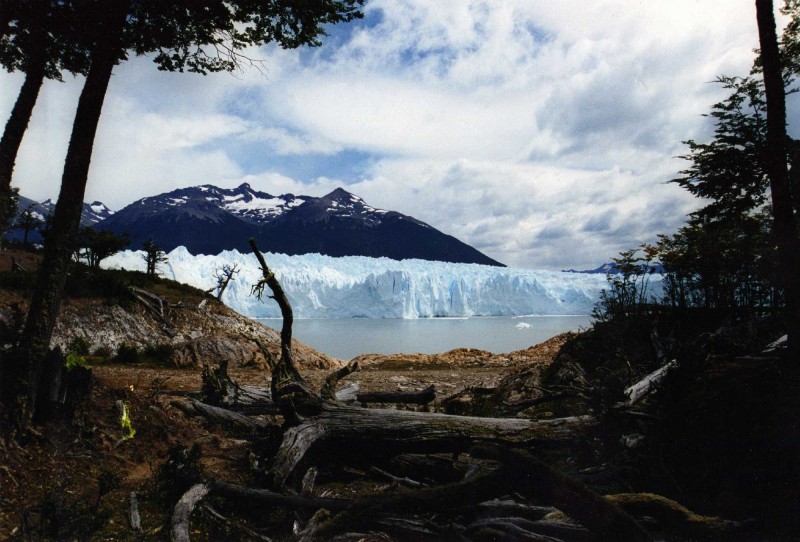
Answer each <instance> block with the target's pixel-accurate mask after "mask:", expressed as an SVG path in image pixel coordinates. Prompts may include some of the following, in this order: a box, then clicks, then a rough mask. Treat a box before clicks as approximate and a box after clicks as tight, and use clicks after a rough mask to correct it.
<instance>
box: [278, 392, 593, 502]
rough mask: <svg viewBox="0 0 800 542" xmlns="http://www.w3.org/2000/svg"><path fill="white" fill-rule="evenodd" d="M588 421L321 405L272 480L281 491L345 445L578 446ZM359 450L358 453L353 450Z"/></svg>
mask: <svg viewBox="0 0 800 542" xmlns="http://www.w3.org/2000/svg"><path fill="white" fill-rule="evenodd" d="M592 422H593V419H592V418H590V417H572V418H562V419H555V420H525V419H515V418H477V417H468V416H451V415H448V414H438V413H427V412H409V411H403V410H384V409H363V408H355V407H347V406H339V405H336V404H332V403H323V404H322V405H321V406H320V408H319V411H318V413H317V415H316V416H314V417H310V418H308V419H307V420H305V421H302V422H301V423H299V424H297V425H295V426H293V427H290V428H289V429H287V430H286V431H285V432H284V439H283V443H282V444H281V447H280V449H279V450H278V453H277V454H276V456H275V460H274V461H273V465H272V468H271V469H270V472H269V474H268V477H269V479H270V481H271V483H272V484H274V487H276V488H277V487H282V486H283V485H284V484H285V483H286V481H287V479H288V478H289V476H290V475H291V474H292V472H293V471H294V469H295V467H297V465H298V464H299V463H300V461H301V460H302V459H303V458H304V456H305V455H306V453H308V452H309V451H311V450H312V449H315V448H317V450H316V451H317V452H321V451H322V450H323V449H336V448H337V447H339V446H342V445H344V444H346V445H347V446H348V447H349V448H350V449H351V450H354V449H357V450H358V451H359V453H361V454H365V453H369V452H372V454H373V455H375V454H378V455H385V454H387V453H437V452H465V451H468V450H469V449H470V448H471V447H472V446H473V445H474V444H476V443H478V442H505V443H520V444H522V443H525V444H527V445H529V446H530V445H535V444H536V443H545V444H546V445H547V446H548V447H552V446H553V445H557V444H559V443H561V444H565V443H570V444H574V443H575V442H576V440H577V439H578V438H579V434H580V431H579V430H580V429H582V428H584V427H585V426H587V425H588V424H591V423H592ZM355 447H357V448H355Z"/></svg>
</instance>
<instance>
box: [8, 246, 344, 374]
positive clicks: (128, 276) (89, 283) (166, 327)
mask: <svg viewBox="0 0 800 542" xmlns="http://www.w3.org/2000/svg"><path fill="white" fill-rule="evenodd" d="M12 258H15V259H16V260H17V261H18V262H19V263H21V264H22V265H23V266H24V267H25V268H26V269H28V270H29V271H32V269H33V268H34V267H35V265H36V263H37V258H38V257H37V256H36V255H34V254H31V253H25V252H18V251H3V252H0V273H4V286H6V288H4V289H2V290H0V322H6V323H8V322H10V321H12V320H13V319H14V318H15V316H14V315H15V314H17V313H18V311H20V310H21V311H24V309H25V303H26V298H27V295H26V294H27V289H28V288H29V287H30V284H31V279H32V274H31V275H29V276H22V277H19V276H17V277H12V276H11V275H10V274H9V269H10V268H11V259H12ZM81 270H82V272H83V273H85V274H84V275H81V274H80V273H81ZM95 273H97V274H95ZM9 286H11V287H13V288H11V289H10V288H9ZM130 287H134V288H139V289H141V290H144V291H145V292H150V293H153V294H156V295H158V296H159V297H161V298H162V299H163V300H164V303H165V307H166V310H165V311H164V312H165V317H166V322H165V320H164V319H161V318H159V317H158V316H157V315H156V314H154V313H153V312H152V311H150V310H148V309H147V307H146V306H145V305H144V304H143V303H142V302H140V301H138V300H137V299H136V297H135V296H134V295H133V294H132V293H131V291H130ZM167 322H168V323H167ZM76 340H79V341H81V342H82V343H83V344H85V347H86V348H87V349H88V351H89V352H90V353H92V354H95V353H98V352H99V353H100V354H105V355H106V356H113V355H114V354H115V353H116V352H117V351H118V349H119V346H120V345H126V346H128V347H130V348H133V349H135V350H136V351H137V352H139V353H142V354H144V353H151V354H152V353H155V352H158V357H159V360H158V361H159V363H161V364H167V365H169V366H174V367H190V366H191V367H201V366H202V365H204V364H208V363H219V362H221V361H227V362H229V363H230V365H231V366H240V365H251V366H255V367H260V368H265V367H266V361H265V360H264V356H263V354H262V353H261V351H260V349H259V347H258V345H257V344H256V342H255V341H259V342H261V344H262V345H264V346H265V347H266V348H267V350H268V351H269V352H270V353H271V354H272V355H273V356H275V358H276V359H277V357H278V355H279V353H280V334H279V333H278V331H276V330H274V329H272V328H270V327H268V326H265V325H263V324H260V323H259V322H256V321H255V320H251V319H249V318H246V317H244V316H242V315H240V314H238V313H237V312H235V311H233V310H231V309H230V308H228V307H226V306H225V305H224V304H222V303H219V302H218V301H216V299H214V298H213V297H211V296H209V295H207V294H205V293H204V292H202V291H201V290H197V289H195V288H191V287H189V286H186V285H182V284H179V283H176V282H173V281H170V280H167V279H160V278H158V279H148V278H147V277H145V276H144V274H143V273H137V272H123V271H103V270H100V271H99V272H90V271H88V270H87V269H85V268H78V271H77V272H76V273H73V275H72V277H71V278H70V284H69V285H68V297H67V299H66V302H65V303H64V304H63V306H62V313H61V317H60V318H59V321H58V323H57V324H56V329H55V333H54V337H53V341H52V346H59V347H61V348H62V349H67V348H68V347H69V346H70V345H71V344H73V343H74V342H75V341H76ZM294 349H295V352H296V355H297V361H298V363H300V364H301V365H302V366H304V367H308V368H329V367H335V366H337V365H338V362H337V361H336V360H334V359H331V358H329V357H328V356H326V355H324V354H322V353H320V352H317V351H316V350H314V349H312V348H309V347H307V346H305V345H303V344H301V343H299V342H296V341H295V343H294ZM101 357H102V356H101Z"/></svg>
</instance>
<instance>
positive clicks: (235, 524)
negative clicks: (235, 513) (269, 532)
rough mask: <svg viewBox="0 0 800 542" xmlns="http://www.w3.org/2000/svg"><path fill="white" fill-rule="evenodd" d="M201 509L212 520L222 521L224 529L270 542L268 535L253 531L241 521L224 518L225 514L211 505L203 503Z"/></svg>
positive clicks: (263, 541)
mask: <svg viewBox="0 0 800 542" xmlns="http://www.w3.org/2000/svg"><path fill="white" fill-rule="evenodd" d="M203 510H205V511H206V512H207V513H208V515H209V517H210V518H211V519H214V520H216V521H218V522H219V523H222V524H223V525H224V526H225V529H226V530H227V532H231V531H241V532H244V533H246V534H247V537H248V538H252V539H255V540H261V541H262V542H272V539H271V538H269V537H268V536H264V535H263V534H261V533H259V532H256V531H254V530H253V529H251V528H250V527H248V526H247V525H244V524H243V523H242V522H240V521H235V520H230V519H228V518H226V517H225V516H223V515H222V514H220V513H219V512H218V511H217V509H215V508H214V507H213V506H211V505H210V504H208V503H203Z"/></svg>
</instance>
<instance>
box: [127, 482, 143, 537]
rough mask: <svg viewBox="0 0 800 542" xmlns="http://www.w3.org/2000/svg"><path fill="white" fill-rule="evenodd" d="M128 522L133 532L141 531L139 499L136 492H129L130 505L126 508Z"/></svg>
mask: <svg viewBox="0 0 800 542" xmlns="http://www.w3.org/2000/svg"><path fill="white" fill-rule="evenodd" d="M128 522H129V523H130V525H131V529H133V530H134V531H141V530H142V518H141V516H139V499H138V498H137V497H136V492H135V491H131V497H130V505H129V506H128Z"/></svg>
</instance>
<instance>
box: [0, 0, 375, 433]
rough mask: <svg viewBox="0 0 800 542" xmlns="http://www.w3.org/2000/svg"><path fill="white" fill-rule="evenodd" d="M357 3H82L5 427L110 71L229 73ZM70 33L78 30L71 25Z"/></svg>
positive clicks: (25, 381) (20, 397)
mask: <svg viewBox="0 0 800 542" xmlns="http://www.w3.org/2000/svg"><path fill="white" fill-rule="evenodd" d="M362 2H363V0H317V1H314V2H295V1H290V0H284V1H269V2H257V1H253V0H230V1H226V2H223V1H222V0H205V1H202V2H162V1H161V0H112V1H100V0H82V1H80V2H78V1H76V2H75V4H76V5H77V6H78V7H77V9H76V11H75V13H76V19H75V20H76V21H77V22H78V23H80V26H81V28H83V29H84V32H83V33H81V34H80V40H83V41H81V42H82V43H90V44H91V45H90V48H89V49H90V51H91V54H90V69H89V71H88V73H87V77H86V83H85V84H84V87H83V91H82V92H81V96H80V99H79V102H78V109H77V111H76V114H75V121H74V123H73V128H72V136H71V138H70V143H69V146H68V149H67V157H66V160H65V163H64V173H63V175H62V179H61V192H60V194H59V198H58V202H57V204H56V207H55V212H54V214H53V223H52V227H51V229H50V231H49V233H48V236H47V239H46V242H45V250H44V255H43V260H42V264H41V266H40V273H39V277H38V280H37V288H36V290H35V293H34V296H33V299H32V300H31V304H30V309H29V311H28V315H27V319H26V322H25V329H24V331H23V334H22V338H21V340H20V344H19V346H18V349H17V352H16V356H15V357H16V360H15V363H14V365H13V371H9V372H10V373H12V374H11V375H10V381H11V382H10V387H11V391H10V393H8V394H6V398H8V399H10V401H9V402H10V406H11V408H12V409H13V412H12V418H13V420H12V421H13V425H14V426H15V427H16V428H17V430H24V429H25V428H26V427H28V426H29V424H30V421H31V419H32V417H33V406H34V402H35V398H36V392H37V389H36V386H37V383H38V378H39V373H40V367H41V360H42V359H43V357H44V355H45V353H46V351H47V348H48V345H49V342H50V337H51V336H52V332H53V327H54V325H55V321H56V318H57V315H58V311H59V309H60V306H61V296H62V292H63V289H64V283H65V280H66V276H67V271H68V266H69V263H70V260H71V255H72V246H73V241H74V238H75V235H76V233H77V230H78V225H79V223H80V215H81V209H82V204H83V195H84V191H85V188H86V180H87V177H88V172H89V163H90V160H91V154H92V147H93V142H94V136H95V133H96V130H97V125H98V122H99V119H100V112H101V110H102V105H103V100H104V98H105V93H106V89H107V87H108V82H109V79H110V76H111V72H112V69H113V67H114V65H116V64H117V63H118V62H121V61H123V60H125V59H126V58H127V57H128V54H129V52H132V53H135V54H137V55H139V54H145V53H155V56H154V60H155V62H156V63H157V64H158V66H159V68H160V69H164V70H170V71H184V70H188V71H193V72H197V73H206V72H208V71H222V70H232V69H236V68H237V67H238V66H240V65H241V63H242V62H243V61H244V60H246V57H244V56H243V55H242V54H241V52H240V51H242V50H243V49H244V48H245V47H247V46H251V45H261V44H264V43H267V42H276V43H277V44H278V45H280V46H282V47H284V48H295V47H300V46H302V45H310V46H315V45H319V44H320V43H321V42H320V39H319V37H320V36H321V35H324V30H323V25H325V24H331V23H338V22H346V21H350V20H352V19H354V18H356V17H360V16H361V13H360V11H359V10H358V8H359V7H360V5H361V4H362ZM76 26H77V25H76Z"/></svg>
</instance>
